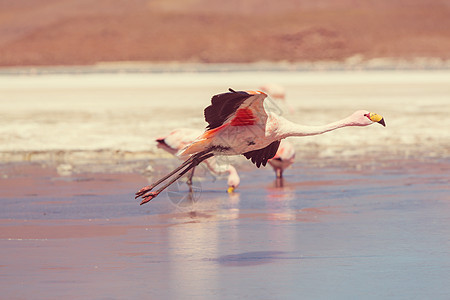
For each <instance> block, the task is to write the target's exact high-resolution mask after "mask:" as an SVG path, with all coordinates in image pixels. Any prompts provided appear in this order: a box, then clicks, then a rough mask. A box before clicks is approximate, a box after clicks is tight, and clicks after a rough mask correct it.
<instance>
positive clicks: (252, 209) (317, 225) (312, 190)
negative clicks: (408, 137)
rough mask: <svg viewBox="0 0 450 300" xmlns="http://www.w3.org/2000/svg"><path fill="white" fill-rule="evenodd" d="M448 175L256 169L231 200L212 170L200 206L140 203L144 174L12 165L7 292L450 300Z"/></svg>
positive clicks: (439, 170) (4, 218) (165, 200)
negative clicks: (280, 181)
mask: <svg viewBox="0 0 450 300" xmlns="http://www.w3.org/2000/svg"><path fill="white" fill-rule="evenodd" d="M244 169H245V168H244ZM449 169H450V162H449V161H448V160H444V161H430V162H423V163H420V162H419V163H418V162H415V161H402V162H398V161H397V162H392V164H391V165H390V167H384V168H380V169H371V170H362V171H361V170H357V169H356V168H354V167H352V166H351V165H348V166H340V167H328V168H326V167H324V168H315V167H311V166H308V164H300V163H299V164H296V165H295V166H294V168H292V169H289V170H288V171H286V177H285V181H284V186H283V187H276V182H275V180H274V174H273V172H272V171H271V170H270V169H263V170H256V169H252V170H250V171H245V170H244V171H243V172H241V178H242V186H241V187H240V188H239V192H238V193H236V194H234V195H227V194H226V192H225V191H224V189H225V180H223V179H217V180H216V181H214V182H213V181H212V180H211V178H210V177H208V175H205V176H204V177H203V180H202V181H201V182H198V181H197V182H196V183H195V184H196V186H199V187H200V188H199V189H198V192H197V193H198V194H199V195H197V197H196V202H195V203H194V204H191V205H187V204H186V203H184V204H181V205H176V203H174V200H173V198H171V196H170V195H169V193H163V194H162V195H160V196H159V197H158V198H156V199H154V200H153V201H152V202H150V203H149V204H146V205H144V206H139V201H137V200H134V199H133V192H134V191H135V190H136V188H137V187H140V186H141V185H144V184H146V182H147V179H146V178H145V177H143V176H140V175H135V174H124V173H122V174H80V175H71V176H69V177H60V176H59V175H58V174H57V173H56V171H55V170H54V169H53V168H51V167H48V166H47V167H45V168H44V169H42V168H41V166H38V165H32V166H30V165H28V164H25V165H20V166H17V165H16V166H15V170H14V171H12V169H11V166H9V167H8V168H7V169H3V172H5V171H8V172H9V182H7V183H5V181H3V180H2V181H1V183H2V184H3V185H5V184H6V185H7V186H9V188H10V189H9V191H8V192H6V193H5V186H2V189H1V191H2V192H1V193H0V195H1V198H2V206H3V208H2V211H1V213H0V219H1V228H2V230H1V233H0V245H1V247H0V257H2V259H1V262H0V265H1V267H0V272H1V277H2V281H1V282H2V283H1V286H2V295H3V297H6V298H34V297H35V296H36V295H39V297H38V298H46V299H56V298H61V297H64V298H90V299H104V298H114V299H116V298H119V299H120V298H143V297H150V298H153V299H168V298H170V299H173V298H194V299H215V298H227V299H230V298H231V299H238V298H239V299H241V298H242V297H248V298H252V299H253V298H264V299H273V298H276V299H280V298H283V299H298V298H299V297H301V298H314V299H329V298H333V299H348V298H365V299H367V298H368V299H380V298H383V299H386V298H395V299H399V298H400V299H424V298H432V299H446V298H448V295H450V288H449V287H448V285H447V280H448V269H449V267H450V259H449V258H450V255H449V254H450V252H449V249H450V247H449V246H450V245H449V240H448V236H450V235H449V234H450V231H449V228H450V227H449V226H448V224H449V221H450V218H449V217H448V216H449V212H450V202H449V200H450V199H449V197H448V194H449V191H448V186H449V177H448V171H449ZM37 174H39V175H37ZM182 185H184V183H182ZM182 185H180V187H181V188H182Z"/></svg>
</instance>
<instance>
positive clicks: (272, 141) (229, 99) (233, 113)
mask: <svg viewBox="0 0 450 300" xmlns="http://www.w3.org/2000/svg"><path fill="white" fill-rule="evenodd" d="M266 96H267V95H266V94H265V93H263V92H261V91H238V92H237V91H234V90H232V89H230V91H229V92H227V93H223V94H218V95H215V96H213V97H212V99H211V105H210V106H208V107H207V108H206V109H205V111H204V113H205V120H206V122H208V126H207V127H206V131H205V132H204V133H203V134H202V135H201V136H199V137H198V138H197V139H196V140H195V141H194V142H193V143H192V144H190V145H188V146H186V147H185V148H184V149H183V150H181V151H180V152H179V155H180V156H181V157H187V159H186V161H184V162H183V163H182V164H181V165H180V166H179V167H178V168H176V169H175V170H173V171H172V172H170V173H169V174H167V175H166V176H164V177H163V178H161V179H160V180H158V181H156V182H155V183H153V184H151V185H149V186H146V187H144V188H142V189H140V190H139V191H138V192H137V193H136V198H138V197H142V202H141V205H142V204H144V203H147V202H149V201H150V200H152V199H153V198H155V197H156V196H158V195H159V194H160V193H161V192H162V191H163V190H164V189H165V188H167V187H168V186H169V185H171V184H172V183H174V182H175V181H176V180H178V179H179V178H180V177H181V176H183V175H184V174H185V173H186V172H188V171H189V170H191V169H192V168H194V167H195V166H197V165H198V164H199V163H201V162H202V161H204V160H205V159H208V158H210V157H212V156H214V155H238V154H243V155H244V156H245V157H246V158H247V159H250V160H251V161H252V162H253V163H254V164H256V166H257V167H258V168H259V167H260V166H261V165H263V166H265V165H266V163H267V161H268V160H269V159H270V158H272V157H273V156H274V155H275V153H276V152H277V149H278V146H279V145H280V140H282V139H284V138H287V137H289V136H309V135H317V134H322V133H325V132H328V131H332V130H335V129H338V128H341V127H346V126H367V125H371V124H373V123H375V122H377V123H380V124H382V125H383V126H386V125H385V123H384V119H383V117H381V116H380V115H378V114H375V113H370V112H368V111H365V110H359V111H356V112H354V113H353V114H352V115H350V116H349V117H347V118H344V119H342V120H339V121H336V122H332V123H329V124H327V125H323V126H306V125H300V124H295V123H293V122H291V121H288V120H287V119H285V118H283V117H281V116H278V115H276V114H274V113H271V112H267V111H266V110H265V109H264V105H263V102H264V99H265V98H266ZM178 172H179V173H178ZM177 173H178V174H177ZM174 175H175V176H174ZM171 177H172V178H171ZM169 178H171V179H170V180H169V182H168V183H166V184H164V185H163V186H162V187H160V188H159V189H158V190H156V191H154V192H152V189H153V188H155V187H156V186H158V185H160V184H161V183H162V182H163V181H165V180H167V179H169Z"/></svg>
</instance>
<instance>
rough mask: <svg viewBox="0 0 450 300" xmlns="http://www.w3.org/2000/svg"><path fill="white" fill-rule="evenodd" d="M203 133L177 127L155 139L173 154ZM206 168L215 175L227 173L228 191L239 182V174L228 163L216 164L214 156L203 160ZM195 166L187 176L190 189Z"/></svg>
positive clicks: (160, 146) (158, 145) (161, 146)
mask: <svg viewBox="0 0 450 300" xmlns="http://www.w3.org/2000/svg"><path fill="white" fill-rule="evenodd" d="M202 133H203V131H202V130H197V129H192V128H179V129H175V130H173V131H171V132H170V133H169V134H168V135H166V136H164V137H160V138H158V139H156V142H157V143H158V144H157V147H158V148H160V149H163V150H165V151H167V152H169V153H171V154H173V155H176V154H177V152H178V151H180V150H181V149H183V148H184V147H186V146H187V145H189V144H191V143H192V142H193V141H194V140H195V139H196V138H197V137H199V136H200V135H201V134H202ZM204 163H205V164H206V166H207V167H208V169H209V170H210V171H211V172H212V173H213V174H216V175H222V174H228V181H227V184H228V189H227V192H228V193H232V192H234V190H235V189H236V188H237V187H238V185H239V183H240V178H239V175H238V173H237V171H236V169H235V168H234V167H233V166H232V165H230V164H227V165H219V164H217V162H216V160H215V159H214V157H211V158H210V159H207V160H205V161H204ZM194 171H195V167H193V168H192V170H191V171H190V174H189V176H188V180H187V182H186V183H187V184H188V186H189V189H190V190H191V186H192V177H193V176H194Z"/></svg>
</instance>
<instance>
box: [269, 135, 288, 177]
mask: <svg viewBox="0 0 450 300" xmlns="http://www.w3.org/2000/svg"><path fill="white" fill-rule="evenodd" d="M294 159H295V149H294V146H293V145H292V144H291V143H289V142H288V141H287V140H282V141H281V142H280V146H279V147H278V150H277V153H275V156H274V157H273V158H271V159H269V160H268V161H267V162H268V163H269V165H271V166H272V168H273V170H274V171H275V175H276V177H277V178H283V171H284V170H286V169H287V168H289V167H290V166H291V165H292V164H293V163H294Z"/></svg>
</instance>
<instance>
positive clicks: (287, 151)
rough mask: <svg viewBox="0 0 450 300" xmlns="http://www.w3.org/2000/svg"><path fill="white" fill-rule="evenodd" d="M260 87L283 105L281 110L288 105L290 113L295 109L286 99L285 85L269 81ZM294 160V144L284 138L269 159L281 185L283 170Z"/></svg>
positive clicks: (277, 103) (278, 103)
mask: <svg viewBox="0 0 450 300" xmlns="http://www.w3.org/2000/svg"><path fill="white" fill-rule="evenodd" d="M259 89H260V90H261V91H263V92H264V93H266V94H268V95H269V96H270V97H271V98H272V99H274V100H275V102H276V103H275V105H277V106H278V105H281V106H282V107H279V108H278V109H279V110H281V111H282V109H283V107H286V108H287V109H288V114H292V112H293V111H294V110H293V108H292V107H291V106H290V105H289V104H288V103H287V101H286V91H285V89H284V87H283V86H281V85H279V84H275V83H269V84H265V85H262V86H260V88H259ZM294 160H295V149H294V146H293V145H292V144H291V143H289V142H288V141H287V140H282V141H281V143H280V146H279V147H278V150H277V153H276V154H275V156H274V157H273V158H271V159H269V160H268V161H267V162H268V163H269V165H271V166H272V168H273V170H274V171H275V176H276V178H277V179H279V180H277V182H278V181H280V185H282V181H281V178H282V177H283V171H284V170H285V169H287V168H288V167H289V166H290V165H292V164H293V163H294Z"/></svg>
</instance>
